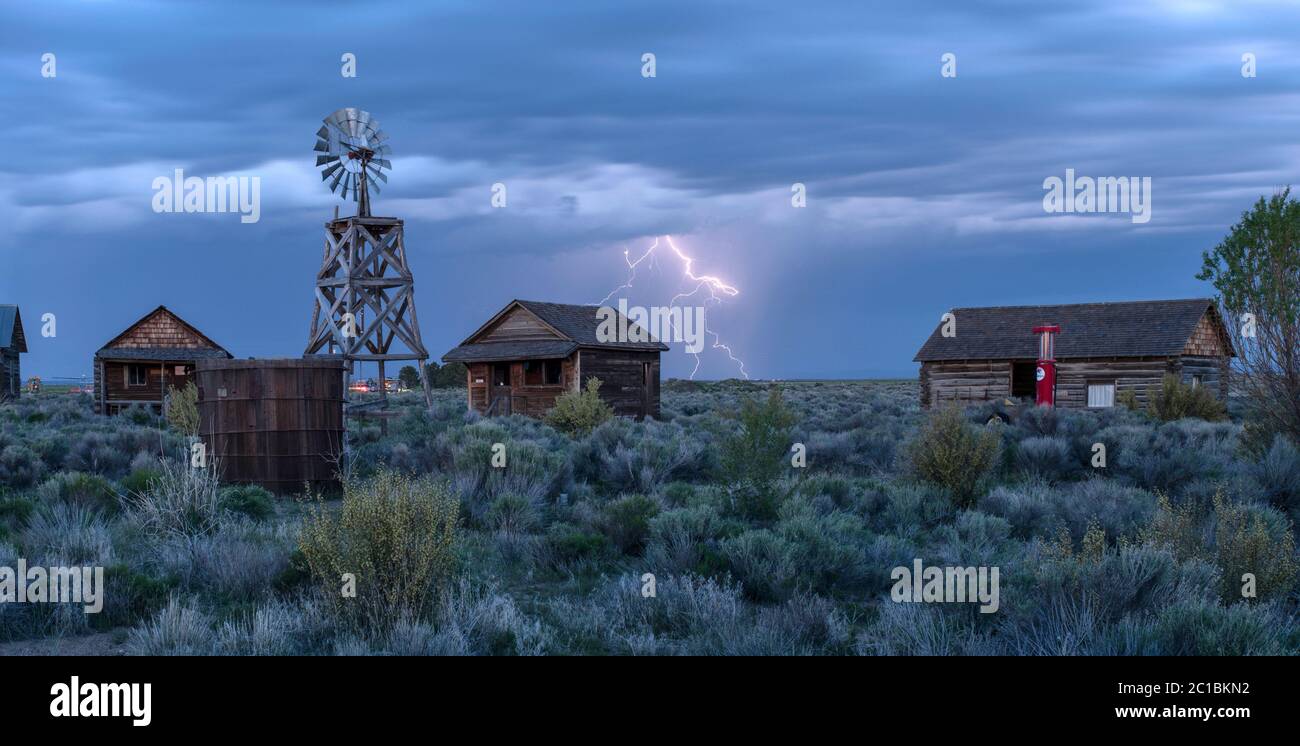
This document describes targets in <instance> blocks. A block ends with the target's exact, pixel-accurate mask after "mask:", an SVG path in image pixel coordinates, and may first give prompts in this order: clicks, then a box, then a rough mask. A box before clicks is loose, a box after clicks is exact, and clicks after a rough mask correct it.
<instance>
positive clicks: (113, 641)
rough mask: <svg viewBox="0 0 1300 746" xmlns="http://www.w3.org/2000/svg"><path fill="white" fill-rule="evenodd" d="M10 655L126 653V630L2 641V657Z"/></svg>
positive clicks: (0, 648)
mask: <svg viewBox="0 0 1300 746" xmlns="http://www.w3.org/2000/svg"><path fill="white" fill-rule="evenodd" d="M9 655H126V630H125V629H122V630H115V631H112V632H97V633H95V634H93V635H83V636H81V637H64V638H56V637H50V638H45V639H41V640H20V641H18V642H5V643H0V657H3V656H9Z"/></svg>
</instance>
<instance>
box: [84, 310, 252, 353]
mask: <svg viewBox="0 0 1300 746" xmlns="http://www.w3.org/2000/svg"><path fill="white" fill-rule="evenodd" d="M160 313H162V314H166V315H167V317H168V318H170V319H171V320H172V321H174V322H175V323H176V324H177V325H179V326H180V327H181V328H182V329H184V330H185V331H186V332H188V333H189V334H190V335H191V336H193V337H194V339H195V340H196V341H197V342H198V343H199V344H200V345H201V346H198V347H140V346H135V345H130V346H119V345H118V343H119V342H121V341H122V340H123V339H125V338H126V337H127V336H128V335H129V334H131V332H133V331H135V330H136V329H137V328H138V327H140V326H141V325H143V324H144V323H145V322H146V321H148V320H150V319H152V318H153V317H154V316H157V315H158V314H160ZM95 357H96V358H99V359H107V360H199V359H202V358H230V357H234V355H231V354H230V353H229V352H227V351H226V349H225V348H224V347H222V346H221V345H219V344H217V343H216V342H213V341H212V340H211V339H210V338H209V337H208V336H207V335H206V334H204V333H203V332H201V331H199V330H198V329H196V328H194V326H193V325H191V324H190V323H189V322H187V321H186V320H185V319H182V318H181V317H180V316H178V315H176V313H175V312H174V311H172V310H171V309H170V308H168V307H167V306H158V307H157V308H155V309H153V310H152V311H150V312H149V313H146V314H145V315H144V316H141V317H140V318H139V319H137V320H136V321H135V323H133V324H131V325H130V326H128V327H127V328H126V329H124V330H123V331H122V333H121V334H118V335H117V336H116V337H113V338H112V339H110V340H109V341H108V342H107V343H106V344H105V345H104V346H103V347H101V348H99V350H98V351H97V352H96V353H95Z"/></svg>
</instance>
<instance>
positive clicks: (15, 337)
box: [0, 305, 27, 401]
mask: <svg viewBox="0 0 1300 746" xmlns="http://www.w3.org/2000/svg"><path fill="white" fill-rule="evenodd" d="M24 352H27V337H26V336H24V335H23V319H22V316H20V315H19V314H18V306H4V305H0V401H4V400H5V399H16V398H17V397H18V395H19V394H20V393H22V390H23V373H22V369H21V366H20V365H19V361H18V356H19V355H21V354H23V353H24Z"/></svg>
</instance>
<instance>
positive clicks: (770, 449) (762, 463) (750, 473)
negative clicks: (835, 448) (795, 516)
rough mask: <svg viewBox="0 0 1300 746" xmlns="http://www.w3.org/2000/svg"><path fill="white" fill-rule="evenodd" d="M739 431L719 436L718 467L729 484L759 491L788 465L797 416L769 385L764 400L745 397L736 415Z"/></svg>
mask: <svg viewBox="0 0 1300 746" xmlns="http://www.w3.org/2000/svg"><path fill="white" fill-rule="evenodd" d="M736 419H737V421H738V422H739V425H740V427H739V430H738V431H737V432H733V433H729V434H728V435H726V436H725V437H723V439H722V442H721V457H720V469H721V474H722V477H723V479H724V480H726V481H727V482H728V483H729V484H743V483H749V484H752V485H755V486H756V487H757V488H758V489H760V490H770V489H771V488H772V485H773V484H774V483H775V482H776V481H777V480H778V479H780V478H781V476H782V475H784V474H785V473H786V471H787V470H788V469H789V468H790V462H789V461H788V456H789V453H790V445H791V437H790V432H791V428H793V427H794V424H795V422H796V421H797V418H796V417H795V414H794V412H792V411H791V410H790V408H789V407H787V406H786V405H785V402H784V401H783V400H782V399H781V389H780V387H778V386H773V387H772V388H771V389H770V390H769V391H768V395H767V400H766V401H764V402H762V403H760V402H759V400H758V399H757V398H755V397H750V398H746V399H745V400H744V401H743V402H742V403H741V405H740V411H739V412H738V413H737V414H736Z"/></svg>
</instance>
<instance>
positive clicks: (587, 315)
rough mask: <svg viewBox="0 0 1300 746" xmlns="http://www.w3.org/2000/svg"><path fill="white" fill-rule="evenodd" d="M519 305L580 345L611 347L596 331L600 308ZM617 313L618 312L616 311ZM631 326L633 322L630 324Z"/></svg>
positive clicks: (651, 345)
mask: <svg viewBox="0 0 1300 746" xmlns="http://www.w3.org/2000/svg"><path fill="white" fill-rule="evenodd" d="M515 302H516V303H518V304H519V305H521V306H523V307H524V308H526V309H528V310H529V311H531V312H533V314H535V315H536V316H537V317H538V318H540V319H541V320H542V321H545V322H546V323H547V324H550V325H551V326H552V327H554V328H555V329H556V331H558V332H560V333H561V334H563V335H564V336H566V337H568V338H569V339H571V340H573V341H574V342H577V343H578V344H580V345H586V346H590V347H607V346H611V345H608V344H606V343H604V342H601V341H600V340H598V339H597V338H596V329H597V328H598V327H599V326H600V319H599V318H597V317H596V311H597V310H598V309H599V308H600V306H580V305H574V304H571V303H545V302H542V301H535V300H520V301H515ZM615 313H617V310H616V311H615ZM628 323H629V324H631V323H632V322H630V321H629V322H628ZM612 346H614V347H633V348H641V349H646V350H667V349H668V346H667V345H665V344H663V343H662V342H657V341H656V342H619V343H618V344H615V345H612Z"/></svg>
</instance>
